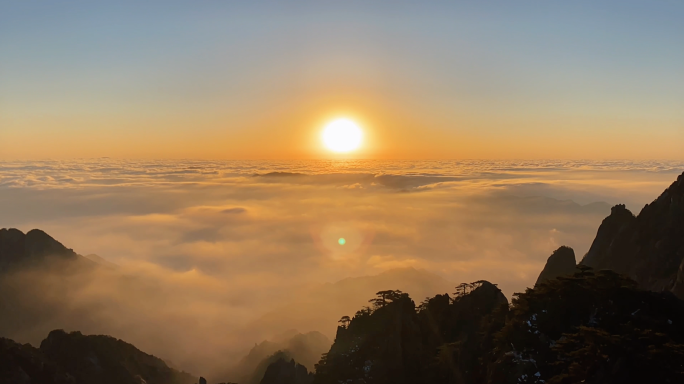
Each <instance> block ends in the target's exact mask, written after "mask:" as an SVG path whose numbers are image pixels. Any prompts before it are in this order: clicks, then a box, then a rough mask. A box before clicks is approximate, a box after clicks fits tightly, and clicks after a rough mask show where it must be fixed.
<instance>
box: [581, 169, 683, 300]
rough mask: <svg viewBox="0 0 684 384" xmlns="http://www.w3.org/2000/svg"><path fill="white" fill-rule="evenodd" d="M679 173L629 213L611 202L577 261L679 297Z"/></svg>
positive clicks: (681, 239) (680, 190)
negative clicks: (611, 205)
mask: <svg viewBox="0 0 684 384" xmlns="http://www.w3.org/2000/svg"><path fill="white" fill-rule="evenodd" d="M683 261H684V174H682V175H680V176H679V177H678V178H677V180H676V181H675V182H674V183H672V185H670V187H669V188H667V189H666V190H665V191H664V192H663V193H662V194H661V195H660V196H659V197H658V198H657V199H655V200H654V201H653V202H652V203H650V204H647V205H646V206H645V207H644V208H643V209H642V210H641V212H640V213H639V214H638V215H637V216H634V215H633V214H632V213H631V212H630V211H629V210H628V209H627V208H625V206H624V205H616V206H615V207H613V208H612V210H611V214H610V216H608V217H607V218H606V219H605V220H603V222H602V223H601V226H600V227H599V229H598V232H597V234H596V239H595V240H594V242H593V243H592V245H591V248H590V249H589V252H587V254H586V256H585V257H584V258H583V259H582V261H581V263H580V264H582V265H586V266H589V267H592V268H594V269H597V270H600V269H610V270H613V271H616V272H618V273H622V274H625V275H627V276H629V277H630V278H632V279H634V280H635V281H636V282H637V283H639V286H640V287H642V288H644V289H648V290H652V291H671V292H673V293H675V294H676V295H677V296H678V297H680V298H684V263H683Z"/></svg>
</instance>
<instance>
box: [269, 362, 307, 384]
mask: <svg viewBox="0 0 684 384" xmlns="http://www.w3.org/2000/svg"><path fill="white" fill-rule="evenodd" d="M312 382H313V374H312V373H309V372H308V371H307V370H306V367H305V366H303V365H301V364H297V363H296V362H295V361H294V359H293V360H290V361H289V362H287V361H285V360H283V359H279V360H278V361H275V362H274V363H272V364H271V365H269V366H268V368H266V373H264V377H263V379H261V383H260V384H310V383H312Z"/></svg>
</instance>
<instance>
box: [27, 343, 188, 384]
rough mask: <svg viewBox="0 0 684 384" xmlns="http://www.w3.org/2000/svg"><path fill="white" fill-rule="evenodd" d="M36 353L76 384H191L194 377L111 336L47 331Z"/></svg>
mask: <svg viewBox="0 0 684 384" xmlns="http://www.w3.org/2000/svg"><path fill="white" fill-rule="evenodd" d="M40 351H41V352H42V353H43V354H44V355H45V356H46V357H47V358H48V359H50V360H51V361H54V362H55V363H57V364H58V365H59V366H60V367H62V368H63V369H64V370H65V371H67V372H69V374H71V375H73V376H74V378H75V379H76V383H77V384H90V383H101V384H127V383H130V384H141V383H146V384H155V383H156V384H174V383H177V384H192V383H196V382H197V378H195V377H192V376H191V375H189V374H187V373H181V372H178V371H176V370H173V369H171V368H169V367H168V366H167V365H166V363H164V361H163V360H161V359H159V358H157V357H154V356H152V355H148V354H146V353H144V352H142V351H140V350H139V349H137V348H136V347H134V346H133V345H131V344H128V343H126V342H124V341H122V340H118V339H115V338H113V337H111V336H103V335H89V336H86V335H83V334H81V333H80V332H71V333H66V332H64V331H62V330H56V331H52V332H50V334H49V335H48V337H47V338H46V339H45V340H43V342H42V343H41V344H40Z"/></svg>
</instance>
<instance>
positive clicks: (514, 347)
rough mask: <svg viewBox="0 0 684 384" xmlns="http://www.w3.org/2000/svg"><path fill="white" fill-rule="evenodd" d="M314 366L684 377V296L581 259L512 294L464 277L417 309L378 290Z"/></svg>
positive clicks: (585, 379)
mask: <svg viewBox="0 0 684 384" xmlns="http://www.w3.org/2000/svg"><path fill="white" fill-rule="evenodd" d="M373 303H374V304H373V305H374V308H364V309H362V310H361V311H359V312H357V313H356V315H355V316H354V317H353V318H351V319H350V318H343V319H342V320H341V323H342V325H341V326H340V327H338V333H337V338H336V339H335V343H334V344H333V346H332V347H331V349H330V352H329V353H328V354H326V355H325V356H324V357H323V358H322V359H321V362H320V363H319V364H318V365H317V366H316V375H315V378H314V383H317V384H332V383H369V384H370V383H382V384H384V383H387V384H389V383H392V384H423V383H430V384H471V383H472V384H508V383H510V384H513V383H520V384H523V383H525V384H541V383H547V384H561V383H562V384H574V383H587V384H643V383H681V382H684V302H682V301H681V300H679V299H677V298H676V297H675V296H674V295H672V294H671V293H669V292H664V293H662V292H661V293H657V292H650V291H644V290H640V289H638V288H637V284H636V282H634V281H633V280H630V279H629V278H628V277H625V276H621V275H618V274H617V273H615V272H612V271H607V270H604V271H599V272H596V273H593V272H592V271H591V270H589V269H588V268H587V267H580V269H579V272H578V273H576V274H575V275H573V276H571V277H563V276H560V277H558V278H556V279H551V280H547V281H544V282H542V283H540V284H538V285H537V286H536V287H535V288H534V289H528V290H527V291H526V292H525V293H521V294H517V295H516V298H515V299H514V300H513V303H512V305H511V306H510V307H509V306H508V305H507V302H506V300H505V298H504V297H503V295H502V294H501V292H500V291H499V290H498V289H497V288H496V286H494V285H492V284H490V283H487V282H476V283H473V284H462V285H460V286H458V287H457V292H456V294H455V297H454V298H453V299H452V298H451V297H450V296H449V295H437V296H435V297H433V298H430V299H428V300H426V301H424V302H423V303H422V304H421V305H420V306H419V307H418V308H417V310H416V308H415V307H414V305H413V302H412V300H411V299H410V298H409V297H408V295H406V294H403V293H401V292H399V291H383V292H379V293H378V298H377V299H374V300H373Z"/></svg>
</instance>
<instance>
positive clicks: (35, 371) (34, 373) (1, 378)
mask: <svg viewBox="0 0 684 384" xmlns="http://www.w3.org/2000/svg"><path fill="white" fill-rule="evenodd" d="M24 383H26V384H76V381H75V379H74V377H73V376H71V375H69V374H68V373H66V372H65V371H64V370H63V369H62V368H60V367H58V366H57V364H55V363H54V362H52V361H49V360H48V359H47V358H46V357H45V356H44V355H43V354H42V353H41V352H40V350H38V349H36V348H34V347H32V346H31V345H29V344H24V345H22V344H18V343H15V342H14V341H12V340H10V339H4V338H0V384H24Z"/></svg>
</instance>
